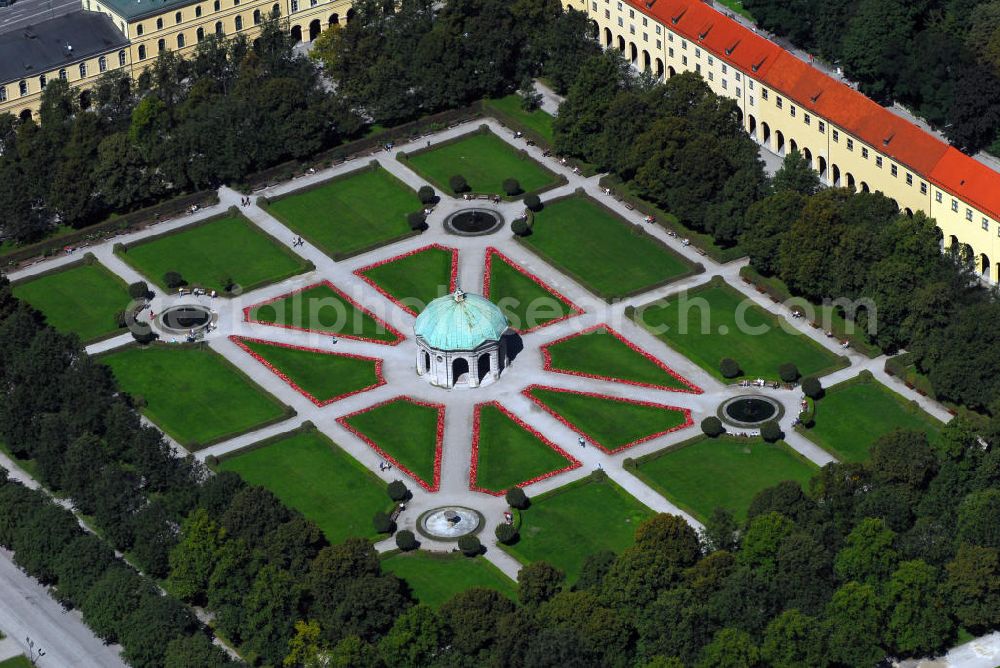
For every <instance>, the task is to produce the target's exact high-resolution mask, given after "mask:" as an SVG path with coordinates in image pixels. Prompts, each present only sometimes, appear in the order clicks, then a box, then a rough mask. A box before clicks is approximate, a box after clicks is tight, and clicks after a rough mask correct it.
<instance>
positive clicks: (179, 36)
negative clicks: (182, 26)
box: [177, 32, 184, 49]
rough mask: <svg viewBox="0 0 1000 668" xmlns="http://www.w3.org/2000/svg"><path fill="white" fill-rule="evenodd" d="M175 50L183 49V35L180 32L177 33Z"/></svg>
mask: <svg viewBox="0 0 1000 668" xmlns="http://www.w3.org/2000/svg"><path fill="white" fill-rule="evenodd" d="M177 48H178V49H183V48H184V33H182V32H179V33H177Z"/></svg>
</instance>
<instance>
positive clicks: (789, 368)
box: [778, 362, 799, 383]
mask: <svg viewBox="0 0 1000 668" xmlns="http://www.w3.org/2000/svg"><path fill="white" fill-rule="evenodd" d="M778 377H779V378H781V380H783V381H785V382H786V383H794V382H795V381H797V380H798V379H799V367H797V366H795V365H794V364H793V363H791V362H785V363H784V364H782V365H781V366H779V367H778Z"/></svg>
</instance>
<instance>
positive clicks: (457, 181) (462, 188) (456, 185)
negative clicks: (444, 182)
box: [448, 174, 469, 193]
mask: <svg viewBox="0 0 1000 668" xmlns="http://www.w3.org/2000/svg"><path fill="white" fill-rule="evenodd" d="M448 187H449V188H451V189H452V191H454V192H457V193H464V192H467V191H468V190H469V184H468V183H467V182H466V180H465V177H464V176H462V175H461V174H455V175H454V176H453V177H451V178H450V179H448Z"/></svg>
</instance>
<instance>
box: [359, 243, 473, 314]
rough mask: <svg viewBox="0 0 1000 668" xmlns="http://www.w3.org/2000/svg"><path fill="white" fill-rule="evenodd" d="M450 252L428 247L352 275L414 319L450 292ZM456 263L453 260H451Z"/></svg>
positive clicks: (451, 255)
mask: <svg viewBox="0 0 1000 668" xmlns="http://www.w3.org/2000/svg"><path fill="white" fill-rule="evenodd" d="M454 255H455V253H454V249H451V248H444V247H443V246H436V245H435V246H428V247H426V248H422V249H419V251H418V252H416V253H409V254H406V255H404V256H401V257H398V258H394V259H390V260H389V261H388V262H384V263H379V264H376V265H370V266H368V267H362V268H361V269H358V270H356V271H355V272H354V273H356V274H358V275H359V276H361V277H362V278H364V279H366V280H368V281H369V282H371V283H373V284H374V285H375V286H376V287H378V288H379V289H381V290H383V291H384V292H385V293H387V295H388V297H389V298H390V299H392V300H394V301H395V302H397V303H399V304H401V305H402V306H403V307H404V308H405V309H406V310H407V311H410V312H411V313H413V314H414V315H416V314H417V313H420V311H422V310H424V307H425V306H427V303H428V302H430V301H431V300H432V299H435V298H437V297H440V296H442V295H445V294H448V293H449V292H451V289H452V285H451V276H452V272H453V271H457V270H458V267H457V265H456V266H453V264H454V263H453V261H452V258H453V256H454ZM455 260H456V261H457V257H455Z"/></svg>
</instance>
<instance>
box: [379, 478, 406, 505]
mask: <svg viewBox="0 0 1000 668" xmlns="http://www.w3.org/2000/svg"><path fill="white" fill-rule="evenodd" d="M385 491H386V492H387V493H388V494H389V498H390V499H392V500H393V501H405V500H406V499H408V498H410V490H409V489H407V488H406V483H404V482H403V481H402V480H393V481H392V482H390V483H389V486H388V487H386V490H385Z"/></svg>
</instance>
